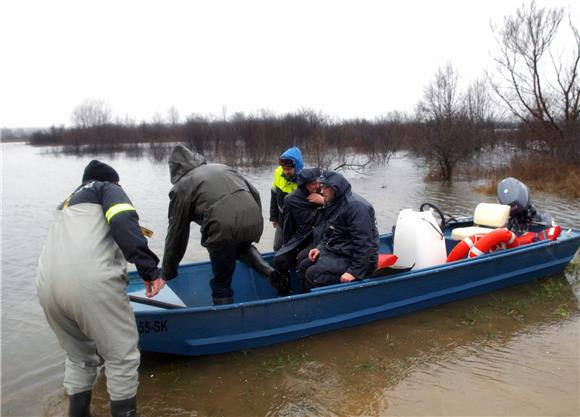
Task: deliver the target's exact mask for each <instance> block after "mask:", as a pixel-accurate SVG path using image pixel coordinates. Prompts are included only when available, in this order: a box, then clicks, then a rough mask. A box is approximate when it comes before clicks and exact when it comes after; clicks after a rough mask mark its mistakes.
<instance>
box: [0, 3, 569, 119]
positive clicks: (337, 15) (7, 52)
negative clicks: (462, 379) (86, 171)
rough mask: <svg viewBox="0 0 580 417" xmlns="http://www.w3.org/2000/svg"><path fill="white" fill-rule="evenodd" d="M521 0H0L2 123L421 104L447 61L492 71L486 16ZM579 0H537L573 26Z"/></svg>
mask: <svg viewBox="0 0 580 417" xmlns="http://www.w3.org/2000/svg"><path fill="white" fill-rule="evenodd" d="M524 1H525V0H483V1H479V0H478V1H466V0H463V1H461V0H433V1H428V0H399V1H387V0H383V1H365V0H358V1H316V0H308V1H303V0H293V1H273V0H269V1H266V0H264V1H257V0H243V1H233V0H232V1H226V0H212V1H203V2H202V1H171V0H168V1H143V0H140V1H133V0H114V1H113V0H104V1H103V0H101V1H91V2H89V1H79V0H71V1H65V0H50V1H47V0H37V1H27V0H4V1H2V2H1V3H0V16H2V23H1V24H0V38H1V39H2V54H1V55H2V65H1V66H0V74H1V81H0V82H1V88H0V126H3V127H42V126H50V125H70V115H71V112H72V110H73V109H74V107H75V106H77V105H78V104H80V103H81V102H82V101H83V100H85V99H99V100H103V101H105V102H106V103H107V104H108V105H109V106H110V107H111V110H112V113H113V116H114V117H119V118H125V117H130V118H133V119H135V121H137V122H140V121H142V120H152V119H153V118H154V117H155V116H156V115H160V116H161V117H164V118H165V117H166V116H167V113H168V109H169V108H170V107H171V106H175V107H176V108H177V109H178V111H179V114H180V116H181V118H182V119H183V118H185V117H186V116H188V115H190V114H192V113H198V114H202V115H210V114H213V115H216V116H220V117H221V116H222V115H223V111H224V110H225V111H226V112H227V115H231V114H233V113H235V112H239V111H241V112H245V113H252V112H256V111H258V110H260V109H268V110H271V111H273V112H275V113H277V114H283V113H287V112H293V111H297V110H299V109H301V108H309V109H313V110H316V111H322V112H323V113H325V114H327V115H329V116H334V117H339V118H352V117H365V118H374V117H377V116H381V115H386V114H387V113H389V112H391V111H395V110H399V111H412V110H413V108H414V107H415V105H416V103H417V102H418V101H419V100H420V99H421V97H422V93H423V89H424V87H425V86H426V85H427V84H428V83H429V82H430V81H431V80H432V78H433V76H434V74H435V72H436V71H437V69H438V68H439V67H441V66H444V65H445V64H446V63H448V62H449V63H451V64H452V65H453V66H454V68H455V69H456V70H457V71H458V73H459V75H460V77H461V79H462V81H463V82H465V83H467V82H469V81H471V80H474V79H476V78H480V77H482V76H483V72H484V70H485V69H492V68H493V65H492V62H491V59H490V52H492V51H494V50H495V48H496V45H495V41H494V37H493V34H492V31H491V29H490V22H496V23H501V21H502V20H503V17H504V16H506V15H510V14H513V13H514V12H515V10H516V9H517V8H518V7H519V6H521V5H522V4H523V3H524ZM579 3H580V2H579V1H572V0H538V1H537V4H538V6H549V7H564V8H566V10H567V11H570V12H571V13H572V18H573V19H574V22H575V23H576V24H577V25H578V23H577V22H580V14H579V9H580V5H579ZM565 23H566V24H567V22H565Z"/></svg>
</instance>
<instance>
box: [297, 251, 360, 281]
mask: <svg viewBox="0 0 580 417" xmlns="http://www.w3.org/2000/svg"><path fill="white" fill-rule="evenodd" d="M349 266H350V259H349V258H347V257H340V256H337V255H334V254H332V253H330V252H326V251H322V252H321V253H320V256H319V257H318V260H317V261H316V262H312V261H310V259H308V256H306V258H305V259H303V260H302V261H301V262H300V264H299V265H298V274H299V275H300V278H301V279H302V283H303V285H304V289H306V290H309V289H311V288H314V287H322V286H324V285H331V284H338V283H339V282H340V277H341V275H342V274H343V273H345V272H346V270H347V269H348V267H349Z"/></svg>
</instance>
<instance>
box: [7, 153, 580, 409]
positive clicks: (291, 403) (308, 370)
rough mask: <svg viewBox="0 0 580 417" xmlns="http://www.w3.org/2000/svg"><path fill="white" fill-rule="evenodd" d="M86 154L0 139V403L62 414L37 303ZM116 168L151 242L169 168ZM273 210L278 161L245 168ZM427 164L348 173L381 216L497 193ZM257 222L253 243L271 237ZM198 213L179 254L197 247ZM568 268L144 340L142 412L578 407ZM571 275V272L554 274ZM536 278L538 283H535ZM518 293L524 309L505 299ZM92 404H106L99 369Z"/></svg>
mask: <svg viewBox="0 0 580 417" xmlns="http://www.w3.org/2000/svg"><path fill="white" fill-rule="evenodd" d="M89 159H90V158H88V157H83V158H76V157H69V156H63V157H58V158H56V157H54V156H50V155H46V154H44V153H43V152H42V151H41V150H39V149H36V148H30V147H27V146H24V145H15V144H3V145H2V162H3V164H2V169H3V172H2V179H3V184H2V205H3V213H2V394H3V395H2V415H12V416H15V415H39V414H40V413H41V412H42V410H43V409H44V410H45V413H46V414H47V415H58V414H59V413H62V410H63V409H64V407H66V401H64V400H63V398H64V397H63V396H62V390H61V389H60V388H59V387H60V383H61V381H62V372H63V357H64V356H63V354H62V351H61V350H60V348H59V346H58V344H57V343H56V340H55V338H54V336H53V334H52V332H51V331H50V329H49V328H48V325H47V324H46V321H45V320H44V317H43V315H42V311H41V309H40V307H39V306H38V302H37V298H36V293H35V289H34V279H35V269H36V262H37V259H38V256H39V254H40V249H41V246H42V243H43V241H44V238H45V236H46V233H47V230H48V226H49V224H50V222H51V219H52V213H53V210H54V208H55V207H56V205H57V204H58V203H59V202H61V201H62V200H63V199H64V198H66V196H67V195H68V193H70V192H71V191H72V190H73V189H74V188H75V187H76V186H77V185H78V182H79V180H80V177H81V175H82V171H83V168H84V166H85V165H86V163H87V162H88V160H89ZM102 159H103V160H104V161H106V162H109V163H111V164H112V165H113V166H114V167H115V168H116V169H117V170H118V171H119V173H120V177H121V184H122V185H123V186H124V187H125V189H126V190H127V192H128V194H129V196H130V197H131V199H132V201H133V204H134V205H135V206H136V207H137V209H138V211H139V215H140V217H141V222H142V224H143V225H145V226H147V227H148V228H150V229H152V230H154V231H155V235H154V237H153V238H152V239H151V240H150V245H151V247H152V249H153V250H154V251H155V252H156V253H157V254H158V255H160V256H162V251H163V240H164V235H165V229H166V227H167V220H166V211H167V203H168V199H167V193H168V191H169V189H170V183H169V175H168V169H167V166H166V165H165V164H159V163H154V162H151V161H149V160H148V159H140V160H139V159H132V158H125V157H122V156H118V157H116V158H113V159H112V158H110V157H103V158H102ZM244 173H245V175H246V176H247V177H248V179H249V180H250V181H251V182H252V183H254V184H255V185H256V187H257V188H258V189H259V191H260V194H261V196H262V205H263V212H264V217H265V218H267V216H268V205H269V187H270V183H271V174H272V169H267V170H248V171H246V172H244ZM423 174H424V171H423V170H422V169H421V168H420V167H418V166H416V165H415V164H413V163H412V162H411V161H409V160H408V159H405V158H402V157H396V158H393V159H392V160H391V162H390V164H389V165H388V166H387V167H384V166H376V167H373V168H371V169H370V170H369V171H368V172H367V173H366V174H365V175H362V174H355V173H347V177H348V178H349V179H350V181H351V183H352V186H353V190H354V191H355V192H358V193H359V194H361V195H363V196H364V197H365V198H367V199H368V200H369V201H370V202H371V203H373V205H374V207H375V210H376V213H377V222H378V224H379V228H380V230H382V231H388V230H390V229H391V227H392V225H393V224H394V223H395V221H396V218H397V215H398V213H399V210H401V209H403V208H418V207H419V205H420V204H422V203H423V202H426V201H428V202H431V203H434V204H435V205H437V206H439V207H440V208H441V209H442V210H443V211H444V212H445V213H450V214H454V215H457V214H471V213H472V212H473V209H474V208H475V205H476V204H477V203H478V202H481V201H485V202H495V201H496V198H495V196H483V195H480V194H478V193H476V192H475V191H474V190H473V188H472V184H470V183H466V182H456V183H454V184H452V185H446V184H439V183H425V182H424V181H423V180H422V178H423ZM532 197H533V199H534V202H535V205H536V207H537V208H538V209H540V211H547V212H550V213H552V214H553V215H554V217H555V218H556V219H557V221H558V222H559V223H560V224H563V225H565V226H568V227H571V226H575V227H579V226H580V220H579V218H578V213H579V212H580V201H578V200H572V201H570V200H565V199H563V198H558V197H553V196H549V195H546V194H537V195H533V196H532ZM272 238H273V229H272V228H271V227H270V226H269V224H268V223H267V222H266V226H265V230H264V235H263V237H262V240H261V242H260V244H259V245H258V246H259V248H260V250H263V251H265V250H270V247H271V243H272V240H273V239H272ZM199 239H200V236H199V228H198V227H193V228H192V234H191V243H190V245H189V247H188V250H187V252H186V256H185V260H186V261H191V260H196V259H204V258H206V257H207V253H206V251H205V249H203V248H201V247H200V246H199V244H198V242H199ZM575 277H576V278H574V279H572V281H573V285H572V286H571V287H570V286H569V285H568V284H567V281H566V280H565V278H563V277H562V276H560V277H559V278H557V279H559V280H560V282H561V283H562V287H563V290H562V291H563V293H561V294H560V299H557V300H553V299H541V297H540V298H539V299H538V297H539V296H538V294H541V291H542V288H543V285H544V284H543V283H541V282H540V283H535V284H531V285H530V286H519V287H516V288H515V289H507V290H502V291H498V292H495V293H493V294H492V295H486V296H481V297H476V298H472V299H470V300H465V301H462V302H458V303H453V304H449V305H447V306H442V307H439V308H433V309H429V310H426V311H422V312H419V313H416V314H412V315H409V316H404V317H399V318H395V319H390V320H384V321H381V322H377V323H373V324H371V325H367V326H360V327H356V328H353V329H348V330H343V331H337V332H332V333H329V334H324V335H320V336H316V337H311V338H308V339H305V340H301V341H296V342H291V343H285V344H282V345H279V346H273V347H267V348H262V349H256V350H252V351H248V352H239V353H232V354H226V355H220V356H212V357H204V358H179V357H170V356H164V355H154V354H144V355H143V363H142V371H141V375H140V379H141V385H140V392H139V398H140V408H141V410H142V414H143V415H145V416H160V415H174V416H191V415H199V416H206V415H207V416H213V415H234V416H242V415H252V416H254V415H266V416H294V415H311V416H333V415H337V416H346V415H385V414H398V415H450V414H456V415H468V414H469V415H482V414H485V415H501V414H510V415H514V414H519V415H528V414H530V415H531V414H535V415H538V414H542V415H544V414H551V415H553V414H566V415H578V414H580V410H579V408H580V407H579V405H578V400H577V393H578V391H579V387H580V383H579V382H578V378H579V377H578V375H580V369H579V368H580V366H579V358H578V346H579V341H578V325H579V324H580V317H579V314H578V302H577V298H576V296H575V295H574V292H575V293H576V294H580V289H579V285H578V283H577V274H576V275H575ZM564 283H565V285H564ZM534 294H535V295H534ZM511 304H513V305H514V306H516V307H518V306H519V308H523V307H522V306H524V307H525V305H527V306H528V309H527V310H526V309H525V308H523V310H524V313H523V314H519V315H518V314H514V313H510V312H509V311H508V310H506V308H505V306H506V305H508V306H509V305H511ZM94 406H95V411H96V413H97V416H98V415H108V414H107V413H108V400H107V397H106V388H105V384H104V378H100V380H99V382H98V385H97V389H96V391H95V400H94Z"/></svg>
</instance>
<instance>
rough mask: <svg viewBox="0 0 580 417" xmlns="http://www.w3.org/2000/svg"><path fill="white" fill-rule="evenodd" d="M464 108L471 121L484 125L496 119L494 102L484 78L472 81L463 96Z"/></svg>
mask: <svg viewBox="0 0 580 417" xmlns="http://www.w3.org/2000/svg"><path fill="white" fill-rule="evenodd" d="M463 105H464V110H465V112H466V114H467V117H468V119H469V120H470V121H472V122H473V123H476V124H479V125H485V124H487V123H489V122H491V121H493V120H495V119H496V115H495V111H494V102H493V99H492V97H491V94H490V92H489V89H488V86H487V83H486V82H485V80H483V79H480V80H476V81H473V82H472V83H471V84H470V85H469V87H467V91H466V93H465V97H464V104H463Z"/></svg>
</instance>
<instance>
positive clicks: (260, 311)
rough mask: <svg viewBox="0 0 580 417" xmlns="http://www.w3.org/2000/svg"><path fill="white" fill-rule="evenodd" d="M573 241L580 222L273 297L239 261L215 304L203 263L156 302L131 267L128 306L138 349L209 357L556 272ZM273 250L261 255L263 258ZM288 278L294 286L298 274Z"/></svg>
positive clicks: (448, 241)
mask: <svg viewBox="0 0 580 417" xmlns="http://www.w3.org/2000/svg"><path fill="white" fill-rule="evenodd" d="M472 224H473V221H472V220H468V219H459V220H455V221H452V222H449V223H448V224H447V225H446V226H445V227H444V228H443V230H444V232H445V233H444V236H442V238H443V237H444V245H445V251H446V252H447V253H449V252H450V251H451V250H452V249H453V247H454V246H455V245H456V244H457V243H458V241H457V240H454V239H452V237H451V234H452V230H453V229H455V228H459V227H466V226H470V225H472ZM397 230H398V229H397ZM396 233H397V232H396ZM396 233H395V234H396ZM393 243H394V238H393V234H391V233H389V234H385V235H382V236H381V238H380V253H392V252H393ZM579 246H580V230H574V229H569V230H563V232H562V233H561V235H560V236H559V237H558V239H557V240H554V241H551V240H543V241H538V242H534V243H531V244H527V245H523V246H519V247H516V248H513V249H507V250H499V251H496V252H492V253H489V254H484V255H482V256H478V257H475V258H471V259H463V260H459V261H456V262H451V263H442V264H439V265H434V266H430V267H421V268H418V269H413V270H403V271H400V272H398V273H394V274H391V275H388V276H383V277H378V278H368V279H364V280H362V281H355V282H351V283H344V284H337V285H331V286H327V287H321V288H315V289H313V290H312V291H310V292H308V293H303V292H301V291H296V292H295V293H292V294H291V295H289V296H278V294H277V292H276V290H275V289H274V288H272V287H271V286H270V284H269V283H268V282H267V281H266V280H265V279H264V278H262V277H261V276H260V275H258V274H257V273H256V272H255V271H253V270H252V269H250V268H249V267H247V266H246V265H245V264H243V263H238V265H237V267H236V272H235V275H234V277H233V284H232V286H233V289H234V293H235V295H234V301H235V303H234V304H230V305H221V306H213V305H212V298H211V293H210V287H209V280H210V279H211V277H212V273H211V265H210V263H209V262H197V263H191V264H187V265H182V266H180V268H179V275H178V277H177V278H175V279H173V280H171V281H169V282H168V285H167V286H166V287H165V288H164V289H163V290H162V292H161V293H160V294H159V295H158V296H157V297H155V298H154V299H153V300H154V301H153V303H154V304H156V305H149V304H143V303H142V301H143V299H142V298H140V297H143V294H144V287H143V283H142V281H141V279H140V278H139V277H138V276H137V275H136V274H135V273H131V274H130V282H129V288H128V292H129V295H130V296H131V298H132V299H134V300H137V301H138V302H132V305H133V308H134V311H135V316H136V319H137V326H138V330H139V333H140V347H141V349H142V350H143V351H152V352H162V353H170V354H179V355H209V354H218V353H224V352H231V351H238V350H243V349H251V348H256V347H259V346H266V345H272V344H276V343H282V342H286V341H290V340H295V339H299V338H304V337H307V336H310V335H314V334H317V333H322V332H327V331H332V330H336V329H341V328H344V327H349V326H356V325H359V324H363V323H368V322H371V321H374V320H382V319H386V318H389V317H393V316H398V315H401V314H406V313H411V312H413V311H417V310H420V309H424V308H428V307H432V306H436V305H440V304H444V303H448V302H451V301H455V300H460V299H464V298H467V297H471V296H474V295H478V294H482V293H486V292H489V291H493V290H497V289H500V288H504V287H507V286H511V285H517V284H521V283H524V282H527V281H531V280H534V279H537V278H540V277H545V276H548V275H551V274H556V273H559V272H562V271H563V270H564V268H565V266H566V265H567V264H568V262H569V261H570V260H571V259H572V258H573V257H574V255H575V253H576V251H577V249H578V247H579ZM272 257H273V253H268V254H265V255H264V258H265V259H266V260H267V261H271V260H272ZM395 272H396V271H395ZM292 284H293V289H295V288H299V286H300V282H299V279H298V277H297V276H292ZM145 302H147V301H145Z"/></svg>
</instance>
